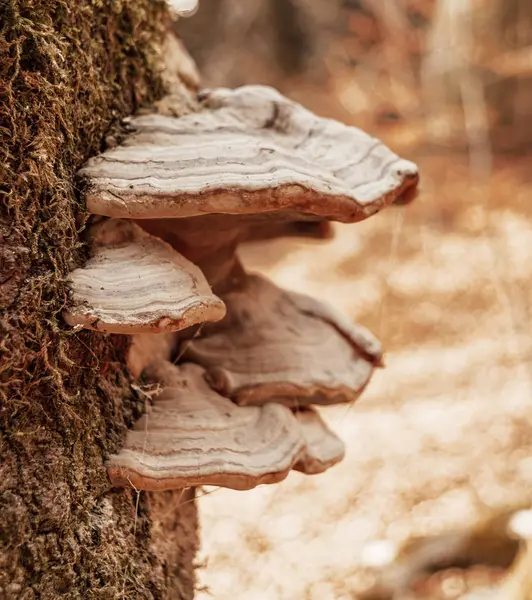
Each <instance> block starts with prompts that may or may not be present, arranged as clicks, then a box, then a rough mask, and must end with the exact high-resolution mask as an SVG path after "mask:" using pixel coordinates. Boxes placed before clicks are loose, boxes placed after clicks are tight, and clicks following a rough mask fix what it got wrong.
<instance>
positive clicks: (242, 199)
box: [80, 85, 417, 223]
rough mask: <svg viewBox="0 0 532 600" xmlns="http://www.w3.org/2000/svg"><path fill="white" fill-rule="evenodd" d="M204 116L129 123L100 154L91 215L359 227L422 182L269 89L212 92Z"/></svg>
mask: <svg viewBox="0 0 532 600" xmlns="http://www.w3.org/2000/svg"><path fill="white" fill-rule="evenodd" d="M200 101H201V106H202V108H203V110H202V111H200V112H198V113H192V114H189V115H185V116H183V117H179V118H175V117H169V116H164V115H157V114H150V115H142V116H138V117H133V118H131V119H129V121H128V126H129V129H130V131H131V133H130V135H129V136H128V137H127V138H126V139H125V140H124V142H123V144H122V145H121V146H118V147H116V148H113V149H110V150H108V151H106V152H104V153H103V154H102V155H100V156H97V157H94V158H91V159H90V160H89V161H88V162H87V164H86V165H85V166H84V167H83V169H82V170H81V172H80V175H82V176H84V177H86V178H87V179H88V180H89V181H90V184H91V189H90V191H89V192H88V194H87V197H86V202H87V208H88V210H89V212H92V213H95V214H100V215H106V216H110V217H126V218H134V219H153V218H183V217H193V216H199V215H205V214H220V213H223V214H233V215H235V214H238V215H241V214H248V215H249V214H259V213H265V212H271V211H281V212H282V211H286V212H287V216H289V217H290V218H291V219H293V216H294V214H299V215H312V216H315V217H320V218H325V219H332V220H336V221H342V222H345V223H352V222H355V221H359V220H361V219H364V218H366V217H368V216H370V215H372V214H374V213H375V212H377V211H378V210H380V209H381V208H383V207H384V206H385V205H386V204H389V203H391V202H393V201H394V200H396V199H397V198H398V197H399V196H401V194H403V193H404V192H407V191H409V190H410V188H412V187H414V188H415V186H416V184H417V168H416V166H415V165H414V164H413V163H411V162H410V161H407V160H404V159H401V158H399V157H398V156H397V155H396V154H394V153H393V152H392V151H391V150H390V149H389V148H387V147H386V146H385V145H384V144H383V143H382V142H380V141H379V140H377V139H375V138H372V137H371V136H369V135H367V134H366V133H364V132H363V131H361V130H360V129H357V128H355V127H348V126H346V125H343V124H341V123H339V122H338V121H334V120H332V119H324V118H321V117H317V116H316V115H314V114H313V113H312V112H310V111H308V110H306V109H305V108H303V107H302V106H301V105H299V104H297V103H295V102H292V101H291V100H288V99H287V98H285V97H283V96H282V95H281V94H279V93H278V92H277V91H276V90H274V89H272V88H269V87H267V86H259V85H256V86H243V87H241V88H238V89H236V90H229V89H217V90H209V91H205V92H203V93H201V95H200Z"/></svg>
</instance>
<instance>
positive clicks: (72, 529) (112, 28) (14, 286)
mask: <svg viewBox="0 0 532 600" xmlns="http://www.w3.org/2000/svg"><path fill="white" fill-rule="evenodd" d="M169 18H170V17H169V15H168V13H167V9H166V5H165V3H164V2H163V1H162V0H101V1H96V0H61V1H60V2H57V1H56V0H41V1H39V2H35V1H34V0H6V1H5V2H2V3H1V7H0V31H1V33H0V136H1V141H0V153H1V156H0V165H1V166H0V169H1V171H2V172H1V175H0V198H1V202H0V311H1V312H0V419H1V421H0V428H1V429H0V435H1V438H0V456H1V463H0V542H1V545H0V597H1V598H6V599H8V600H9V599H10V598H13V599H14V598H17V599H19V598H20V599H24V600H30V599H32V598H42V599H56V598H60V597H61V598H83V599H90V598H98V599H104V598H105V599H114V598H135V599H137V598H172V599H185V598H192V596H193V592H194V575H193V557H194V553H195V550H196V544H197V522H196V512H195V506H194V501H193V493H192V492H188V493H186V494H180V493H179V492H165V493H160V494H156V495H149V494H144V493H143V494H141V495H140V496H139V497H137V494H136V493H134V492H133V493H132V492H131V491H124V490H111V489H110V483H109V480H108V477H107V473H106V470H105V468H104V460H105V457H106V456H107V455H108V454H109V453H112V452H116V451H117V450H118V448H119V447H120V446H121V445H122V442H123V439H124V436H125V433H126V431H127V428H128V426H129V425H130V424H131V423H132V422H133V421H134V420H135V419H136V418H138V416H139V415H140V413H141V412H142V411H143V409H144V401H143V399H142V398H139V397H138V396H137V395H136V393H135V392H134V391H133V390H132V388H131V386H130V379H129V373H128V372H127V369H126V367H125V353H126V351H127V348H128V344H129V341H128V338H127V337H126V336H119V335H107V336H106V335H102V334H99V333H96V332H87V331H80V332H75V331H72V330H71V329H69V328H68V327H66V326H65V325H64V324H63V322H62V319H61V311H62V309H63V307H64V305H65V300H66V298H67V284H66V276H67V274H68V272H69V271H70V270H71V269H72V268H73V267H74V266H77V265H79V264H81V263H82V262H83V259H84V258H86V254H85V252H86V251H85V249H84V247H83V246H82V244H81V243H80V234H81V233H82V230H83V227H84V223H85V220H86V217H85V215H84V209H83V207H82V206H81V205H80V203H79V200H78V197H77V194H76V189H75V185H74V182H75V179H74V174H75V172H76V170H77V169H78V168H79V167H80V166H81V164H82V163H83V162H84V161H85V160H86V159H87V158H88V157H89V156H91V155H93V154H95V153H97V152H99V151H100V150H101V149H102V146H103V145H104V139H105V136H106V135H108V134H109V133H112V131H113V128H114V127H115V126H116V124H117V122H118V121H119V120H120V118H122V117H124V116H125V115H127V114H130V113H132V112H135V111H137V110H138V109H139V108H141V107H142V105H143V104H147V103H150V102H153V101H155V100H157V99H158V98H159V97H161V96H162V94H163V91H164V90H163V87H164V86H163V82H162V80H161V76H160V68H159V67H160V65H159V57H158V48H159V47H160V43H161V40H162V36H163V33H164V26H165V24H166V23H167V22H168V20H169Z"/></svg>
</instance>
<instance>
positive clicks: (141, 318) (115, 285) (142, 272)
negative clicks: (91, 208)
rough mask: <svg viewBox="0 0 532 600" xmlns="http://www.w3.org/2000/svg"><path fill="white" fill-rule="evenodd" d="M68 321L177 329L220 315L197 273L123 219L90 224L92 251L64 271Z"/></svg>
mask: <svg viewBox="0 0 532 600" xmlns="http://www.w3.org/2000/svg"><path fill="white" fill-rule="evenodd" d="M70 280H71V306H70V307H69V308H68V309H67V310H66V311H65V312H64V314H63V317H64V319H65V321H66V322H67V323H68V324H69V325H72V326H76V325H82V326H83V327H85V328H87V329H93V330H96V331H103V332H106V333H127V334H133V333H161V332H169V331H178V330H180V329H185V328H186V327H191V326H192V325H197V324H199V323H203V322H205V321H217V320H219V319H221V318H222V317H223V316H224V315H225V306H224V303H223V302H222V301H221V300H220V298H218V297H217V296H215V295H214V294H213V293H212V291H211V288H210V287H209V284H208V283H207V280H206V279H205V277H204V276H203V273H202V272H201V271H200V269H199V268H198V267H196V266H195V265H194V264H192V263H191V262H190V261H189V260H187V259H186V258H185V257H184V256H182V255H181V254H179V253H178V252H176V251H175V250H174V249H173V248H172V247H171V246H170V245H168V244H166V243H165V242H163V241H162V240H159V239H157V238H155V237H153V236H151V235H149V234H148V233H146V232H144V231H143V230H142V229H141V228H140V227H138V226H137V225H135V224H134V223H131V222H129V221H122V220H119V219H111V220H107V221H105V222H104V223H101V224H99V225H97V226H96V227H95V228H94V237H93V256H92V258H91V259H89V261H88V262H87V263H86V264H85V265H84V266H83V267H81V268H79V269H75V270H74V271H72V273H71V274H70Z"/></svg>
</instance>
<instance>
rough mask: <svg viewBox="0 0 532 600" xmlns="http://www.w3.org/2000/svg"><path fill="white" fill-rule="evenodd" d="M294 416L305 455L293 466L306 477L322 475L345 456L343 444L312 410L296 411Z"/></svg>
mask: <svg viewBox="0 0 532 600" xmlns="http://www.w3.org/2000/svg"><path fill="white" fill-rule="evenodd" d="M295 416H296V418H297V420H298V422H299V425H300V426H301V430H302V432H303V437H304V438H305V442H306V448H305V453H304V454H303V455H302V457H301V458H300V459H299V460H298V462H297V463H296V464H295V465H294V469H295V470H296V471H301V472H303V473H306V474H307V475H316V474H318V473H323V472H324V471H326V470H327V469H328V468H330V467H332V466H333V465H335V464H336V463H338V462H340V461H341V460H342V459H343V458H344V456H345V444H344V443H343V442H342V440H341V439H340V438H339V437H337V436H336V434H334V433H333V432H332V431H331V430H330V429H329V428H328V427H327V425H326V424H325V422H324V421H323V419H322V418H321V416H320V415H319V413H318V412H317V411H316V410H315V409H313V408H307V409H305V410H299V411H296V413H295Z"/></svg>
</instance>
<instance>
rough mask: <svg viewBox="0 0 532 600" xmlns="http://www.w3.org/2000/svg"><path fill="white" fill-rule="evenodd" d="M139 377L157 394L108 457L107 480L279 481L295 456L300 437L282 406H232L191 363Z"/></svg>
mask: <svg viewBox="0 0 532 600" xmlns="http://www.w3.org/2000/svg"><path fill="white" fill-rule="evenodd" d="M145 374H146V378H147V380H148V381H149V382H152V383H160V384H161V385H162V391H161V393H160V394H159V395H157V396H156V398H155V399H154V405H153V407H152V411H151V412H150V413H148V414H146V415H144V416H143V417H141V419H139V420H138V421H137V422H136V423H135V425H134V427H133V429H132V430H130V431H129V432H128V435H127V438H126V442H125V446H124V448H123V449H122V450H121V451H120V452H119V454H117V455H114V456H111V457H110V458H109V461H108V472H109V476H110V478H111V482H112V483H113V485H115V486H128V485H129V486H134V487H135V488H136V489H139V490H166V489H175V488H182V487H190V486H195V485H218V486H223V487H228V488H232V489H236V490H247V489H251V488H253V487H255V486H257V485H259V484H261V483H276V482H278V481H281V480H282V479H284V478H285V477H286V476H287V475H288V472H289V471H290V469H291V468H292V466H293V465H294V464H295V463H296V462H297V460H298V458H299V457H300V456H301V454H302V452H303V450H304V446H305V442H304V440H303V437H302V435H301V429H300V427H299V426H298V423H297V420H296V419H295V418H294V416H293V414H292V413H291V412H290V410H288V409H287V408H286V407H284V406H281V405H279V404H273V403H272V404H267V405H264V406H262V407H258V406H250V407H240V406H237V405H236V404H233V403H232V402H231V401H230V400H229V399H228V398H224V397H223V396H220V395H219V394H217V393H216V392H215V391H214V390H212V389H211V388H210V387H209V385H208V384H207V383H206V381H205V379H204V378H203V369H202V368H201V367H199V366H198V365H194V364H189V363H185V364H182V365H180V366H175V365H173V364H171V363H169V362H163V363H155V364H153V365H152V366H151V367H149V368H148V369H147V370H146V372H145Z"/></svg>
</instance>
